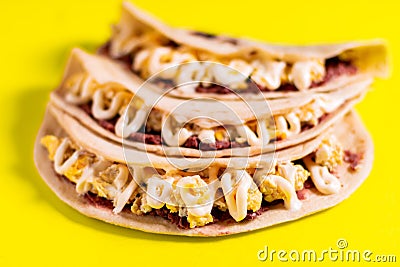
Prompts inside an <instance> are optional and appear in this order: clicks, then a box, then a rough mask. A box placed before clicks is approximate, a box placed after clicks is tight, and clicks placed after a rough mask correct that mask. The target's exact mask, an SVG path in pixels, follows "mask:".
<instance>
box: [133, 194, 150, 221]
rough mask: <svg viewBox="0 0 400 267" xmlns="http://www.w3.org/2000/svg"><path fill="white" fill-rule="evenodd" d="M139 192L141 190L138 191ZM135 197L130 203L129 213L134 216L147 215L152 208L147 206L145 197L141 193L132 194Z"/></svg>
mask: <svg viewBox="0 0 400 267" xmlns="http://www.w3.org/2000/svg"><path fill="white" fill-rule="evenodd" d="M139 191H141V190H139ZM133 195H134V196H135V197H134V199H133V202H132V206H131V211H132V213H134V214H136V215H142V214H144V213H148V212H150V211H151V210H152V208H151V207H150V206H149V205H148V204H147V201H146V195H145V194H144V193H143V192H142V193H139V192H137V193H136V194H135V193H134V194H133Z"/></svg>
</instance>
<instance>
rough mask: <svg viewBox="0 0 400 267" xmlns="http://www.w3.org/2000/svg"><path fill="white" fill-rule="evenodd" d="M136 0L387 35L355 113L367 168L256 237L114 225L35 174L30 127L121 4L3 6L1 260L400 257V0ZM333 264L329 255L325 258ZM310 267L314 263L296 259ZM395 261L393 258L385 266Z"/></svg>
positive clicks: (267, 28) (267, 34) (263, 22)
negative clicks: (347, 190) (342, 253)
mask: <svg viewBox="0 0 400 267" xmlns="http://www.w3.org/2000/svg"><path fill="white" fill-rule="evenodd" d="M136 3H137V4H138V5H139V6H140V7H142V8H144V9H146V10H148V11H149V12H151V13H154V14H155V15H157V16H158V17H160V18H162V19H163V20H165V21H166V22H168V23H170V24H172V25H177V26H186V27H191V28H195V29H199V30H205V31H210V32H217V33H229V34H231V35H235V36H248V37H251V38H255V39H260V40H265V41H270V42H283V43H301V44H308V43H315V42H318V43H320V42H336V41H344V40H353V39H368V38H375V37H382V38H385V39H387V40H388V42H389V45H390V49H391V55H392V61H393V63H394V64H393V65H394V66H393V69H392V70H393V73H392V77H391V78H390V79H389V80H385V81H378V82H376V83H375V85H374V87H373V89H372V90H371V92H370V93H369V94H368V95H367V97H366V99H365V100H364V101H363V102H362V103H361V104H359V105H357V110H358V111H359V113H360V114H361V116H362V118H363V120H364V122H365V124H366V125H367V127H368V129H369V131H370V132H371V134H372V136H373V139H374V143H375V162H374V167H373V171H372V173H371V175H370V176H369V178H368V179H367V181H366V182H365V183H364V184H363V185H362V186H361V188H360V189H359V190H358V191H357V192H356V193H355V194H353V195H352V197H351V198H350V199H348V200H346V201H344V202H343V203H342V204H340V205H338V206H337V207H335V208H332V209H330V210H328V211H325V212H321V213H318V214H316V215H313V216H310V217H307V218H304V219H302V220H299V221H297V222H294V223H286V224H283V225H279V226H276V227H272V228H269V229H265V230H261V231H256V232H253V233H249V234H240V235H236V236H232V237H223V238H209V239H200V238H182V237H170V236H163V235H154V234H147V233H142V232H138V231H133V230H127V229H123V228H118V227H114V226H112V225H108V224H106V223H102V222H99V221H96V220H93V219H89V218H87V217H85V216H82V215H80V214H79V213H78V212H76V211H75V210H73V209H71V208H69V207H68V206H67V205H65V204H64V203H62V202H61V201H60V200H58V199H57V198H56V197H55V195H54V194H53V193H52V192H51V191H50V190H49V189H48V188H47V186H46V185H45V184H44V182H43V181H42V180H41V178H40V177H39V175H38V174H37V172H36V169H35V167H34V164H33V160H32V154H33V152H32V150H33V142H34V138H35V134H36V132H37V130H38V127H39V124H40V122H41V119H42V116H43V113H44V109H45V105H46V102H47V101H48V99H49V97H48V96H49V92H50V90H52V89H53V88H55V87H56V86H57V84H58V82H59V81H60V78H61V75H62V71H63V67H64V63H65V61H66V59H67V55H68V52H69V50H70V49H71V48H72V47H74V46H80V47H83V48H86V49H91V50H92V51H93V49H94V48H95V47H96V46H97V45H99V44H101V43H102V42H104V41H105V40H106V39H107V37H108V36H109V34H110V25H111V24H112V23H114V22H116V21H117V19H118V17H119V11H120V1H94V0H93V1H77V0H62V1H54V0H53V1H44V0H43V1H39V0H38V1H22V0H20V1H13V2H11V1H1V3H0V10H1V16H0V27H1V31H0V38H1V42H0V46H1V48H0V55H1V56H0V66H1V69H0V73H1V83H0V90H1V96H0V110H1V112H0V114H1V123H0V128H1V136H0V147H1V169H0V177H1V180H0V192H1V194H0V196H1V200H0V203H1V204H0V207H1V211H0V214H1V220H0V231H1V232H0V233H1V234H0V266H56V265H60V266H81V265H82V266H83V265H85V266H97V265H103V264H104V265H107V266H149V265H153V264H154V266H156V265H158V266H164V265H165V266H167V265H175V266H214V265H216V266H217V265H218V266H225V265H228V264H229V265H231V266H246V265H247V264H250V265H257V264H258V265H264V266H266V265H269V264H271V263H270V262H259V261H258V260H257V255H256V254H257V251H258V250H260V249H262V248H263V247H264V246H265V245H268V246H269V247H270V249H276V250H279V249H288V250H289V249H298V250H302V249H316V250H322V249H326V248H329V247H333V248H336V240H337V239H339V238H346V239H347V241H348V243H349V249H360V250H364V249H369V250H371V251H373V252H374V253H376V254H396V255H397V258H398V261H400V250H399V247H400V242H399V240H400V215H399V203H400V194H399V187H400V181H399V178H400V175H399V173H400V170H399V167H400V162H399V151H400V146H399V137H400V134H399V127H398V126H397V125H398V120H399V119H398V117H397V116H398V114H399V111H398V108H399V100H398V99H399V97H400V90H399V88H398V86H399V83H400V79H399V77H400V76H399V74H400V73H399V71H398V69H397V68H396V67H397V65H396V64H395V63H396V62H397V61H398V60H399V59H400V38H399V32H400V31H399V26H398V22H399V21H400V15H399V11H400V5H399V4H395V1H393V2H391V1H384V0H381V1H349V0H346V1H341V0H340V1H337V0H334V1H311V2H306V1H288V0H286V1H265V0H264V1H262V0H260V1H251V0H246V1H240V2H234V1H216V0H201V1H188V0H186V1H149V0H140V1H136ZM326 263H329V262H325V264H326ZM300 265H304V266H308V264H307V263H306V264H300ZM389 265H393V266H394V265H395V264H389Z"/></svg>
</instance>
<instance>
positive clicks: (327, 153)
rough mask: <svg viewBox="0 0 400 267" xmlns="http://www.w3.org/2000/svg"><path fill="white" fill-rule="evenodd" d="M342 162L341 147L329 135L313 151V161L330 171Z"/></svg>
mask: <svg viewBox="0 0 400 267" xmlns="http://www.w3.org/2000/svg"><path fill="white" fill-rule="evenodd" d="M342 162H343V149H342V147H341V146H340V144H339V143H338V142H337V140H336V139H335V138H334V137H333V136H331V137H330V138H326V139H324V140H323V141H322V142H321V144H320V146H319V147H318V149H317V151H316V152H315V163H317V164H319V165H322V166H326V167H328V169H329V170H330V171H332V170H333V169H334V168H335V167H336V166H337V165H340V164H342Z"/></svg>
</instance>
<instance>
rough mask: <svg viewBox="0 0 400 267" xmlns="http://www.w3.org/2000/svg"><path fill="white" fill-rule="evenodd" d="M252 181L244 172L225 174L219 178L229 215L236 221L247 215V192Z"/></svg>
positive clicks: (234, 171) (237, 171)
mask: <svg viewBox="0 0 400 267" xmlns="http://www.w3.org/2000/svg"><path fill="white" fill-rule="evenodd" d="M252 183H254V182H253V179H252V178H251V176H250V175H249V174H248V173H247V172H246V171H244V170H233V171H230V172H226V173H224V174H223V175H222V178H221V187H222V191H223V192H224V195H225V201H226V204H227V206H228V210H229V214H230V215H231V216H232V218H234V219H235V220H236V221H241V220H243V219H244V218H245V217H246V215H247V192H248V190H249V189H250V186H251V185H252Z"/></svg>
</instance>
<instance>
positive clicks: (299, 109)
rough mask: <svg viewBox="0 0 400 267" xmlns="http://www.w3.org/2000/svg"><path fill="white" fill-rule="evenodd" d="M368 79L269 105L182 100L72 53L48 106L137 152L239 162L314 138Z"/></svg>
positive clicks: (104, 63)
mask: <svg viewBox="0 0 400 267" xmlns="http://www.w3.org/2000/svg"><path fill="white" fill-rule="evenodd" d="M371 82H372V78H369V79H366V80H362V81H358V82H357V83H353V84H351V85H346V86H343V87H341V88H338V89H336V90H334V91H329V92H320V93H308V94H303V95H302V96H299V97H296V98H277V99H271V100H269V101H266V100H265V99H264V98H261V99H260V98H255V97H254V96H253V97H252V98H249V99H246V98H238V99H236V100H234V99H230V100H224V101H222V100H214V99H213V98H208V97H207V98H205V97H202V98H199V97H197V98H193V99H181V98H175V97H173V96H171V95H169V94H160V92H159V91H158V90H157V87H156V86H155V85H153V84H152V83H145V84H144V85H142V84H143V82H142V81H141V80H140V79H139V78H138V77H136V76H135V75H133V74H131V73H130V72H129V71H128V70H126V69H125V68H124V67H122V66H121V65H119V64H115V63H114V62H111V61H109V60H107V59H105V58H103V57H100V56H96V55H90V54H87V53H85V52H84V51H82V50H79V49H74V50H73V51H72V53H71V56H70V59H69V62H68V64H67V68H66V73H65V76H64V79H63V82H62V83H61V86H60V87H59V88H58V89H57V90H55V91H54V92H53V93H52V94H51V102H52V103H53V104H54V105H56V106H57V107H59V108H61V109H63V110H65V112H67V113H69V114H70V115H72V116H74V117H76V118H78V119H79V120H80V121H81V123H82V124H84V125H85V126H87V127H89V128H90V129H92V130H93V131H95V132H97V133H98V134H100V135H102V136H104V137H105V138H108V139H111V140H113V141H115V142H124V144H125V145H127V146H131V147H134V148H137V149H140V150H146V151H148V152H152V153H157V154H162V155H167V156H180V155H183V156H190V157H200V155H201V156H202V157H226V156H242V157H243V156H252V155H257V154H260V153H266V152H271V151H273V150H274V149H282V148H285V147H289V146H292V145H296V144H299V143H301V142H304V141H306V140H308V139H310V138H313V137H315V136H317V135H318V134H320V133H321V132H322V131H324V130H325V129H326V128H328V127H329V126H330V125H332V124H333V123H334V122H336V121H337V120H338V119H340V117H341V116H343V114H345V113H346V112H348V111H349V110H350V109H351V107H352V106H353V105H354V104H355V103H357V102H358V101H359V100H361V98H362V97H363V96H364V94H365V93H366V91H367V90H368V88H369V85H370V84H371ZM221 103H222V104H221ZM199 117H201V118H199ZM161 129H162V131H161ZM178 130H179V131H178Z"/></svg>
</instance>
